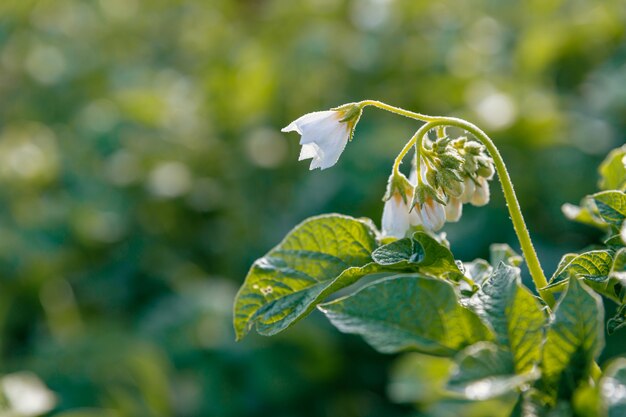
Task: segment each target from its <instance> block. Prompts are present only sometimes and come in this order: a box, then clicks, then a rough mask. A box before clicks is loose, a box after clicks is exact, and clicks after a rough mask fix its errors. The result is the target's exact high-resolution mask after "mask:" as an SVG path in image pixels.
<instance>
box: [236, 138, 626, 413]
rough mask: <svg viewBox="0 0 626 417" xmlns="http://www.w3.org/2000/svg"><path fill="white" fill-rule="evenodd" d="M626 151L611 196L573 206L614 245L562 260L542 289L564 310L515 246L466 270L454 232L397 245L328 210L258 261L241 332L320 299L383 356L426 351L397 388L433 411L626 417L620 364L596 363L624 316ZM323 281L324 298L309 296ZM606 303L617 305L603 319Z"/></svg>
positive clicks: (403, 368)
mask: <svg viewBox="0 0 626 417" xmlns="http://www.w3.org/2000/svg"><path fill="white" fill-rule="evenodd" d="M410 143H412V142H410ZM418 146H420V145H418ZM432 146H433V147H435V146H436V145H435V143H433V145H432ZM427 150H428V148H425V149H424V150H423V151H424V152H427ZM619 152H620V150H617V151H613V152H612V153H611V154H610V155H609V156H608V157H607V159H606V160H605V162H604V163H602V165H601V168H600V173H601V180H600V185H601V187H605V191H601V192H599V193H596V194H592V195H591V196H588V197H585V199H584V200H583V201H584V202H586V203H585V204H586V205H585V206H584V208H576V207H573V206H567V207H568V208H567V209H566V210H565V212H566V214H568V215H570V217H572V218H573V219H574V220H579V221H582V222H584V223H587V224H589V223H590V222H589V219H590V218H593V219H594V221H593V223H592V224H594V225H596V226H597V227H598V228H600V229H601V230H603V231H606V232H607V238H606V242H607V243H606V246H605V247H603V248H597V249H594V250H591V251H587V252H584V253H581V254H567V255H565V256H564V257H563V260H562V261H561V262H560V264H559V266H558V267H557V270H556V271H555V273H554V274H553V276H552V278H551V279H550V282H549V284H548V285H546V286H545V287H544V288H539V290H541V293H542V294H544V292H548V293H549V294H554V293H559V292H560V293H561V295H560V298H559V300H558V303H557V304H556V305H554V306H551V305H544V304H543V300H541V299H539V298H537V297H535V296H534V295H533V294H532V293H531V292H530V291H529V290H528V289H527V288H526V287H525V286H523V285H522V283H521V277H520V269H519V268H518V266H519V263H520V257H519V256H518V255H517V254H515V253H514V252H513V251H512V250H511V249H510V248H509V247H508V246H506V245H497V246H494V247H493V250H492V264H491V265H489V263H487V262H486V261H484V260H476V261H474V262H473V263H471V264H465V265H464V266H463V267H462V268H461V267H460V265H463V264H461V263H458V262H456V261H455V259H454V256H453V255H452V253H451V252H450V250H449V249H448V247H449V245H448V244H447V242H446V241H445V238H443V236H441V235H436V234H434V233H433V232H432V231H429V230H428V229H425V231H417V232H414V233H412V234H411V235H410V237H405V238H399V239H396V238H393V237H385V236H384V235H381V234H380V233H379V232H378V231H377V230H376V229H375V228H374V227H373V226H372V224H371V223H370V222H368V221H363V220H357V219H352V218H349V217H346V216H340V215H330V216H322V217H317V218H312V219H309V220H307V221H305V222H304V223H303V224H302V225H300V226H298V227H296V228H295V229H294V231H293V232H291V233H290V234H289V235H288V236H287V238H286V239H285V241H284V242H283V243H282V244H281V245H279V246H278V247H277V248H275V249H274V250H272V251H271V252H270V253H269V254H268V255H266V257H264V258H262V259H260V260H259V261H257V262H256V263H255V265H254V266H253V268H252V269H251V271H250V273H249V275H248V277H247V278H246V282H245V284H244V286H243V287H242V290H241V291H240V293H239V295H238V297H237V300H236V304H235V319H234V322H235V328H236V329H247V328H249V327H250V326H251V325H252V324H253V323H255V322H256V323H257V326H258V325H259V322H260V323H262V324H263V325H262V327H260V328H258V330H259V331H260V332H261V333H264V334H274V333H277V332H279V331H282V330H284V328H285V327H287V325H291V324H293V323H294V321H295V320H293V319H292V320H289V321H288V322H287V324H286V325H285V323H284V321H283V318H284V317H287V318H301V317H302V315H303V314H307V313H308V312H309V311H310V310H311V309H312V307H313V306H315V305H317V308H318V309H319V310H321V311H322V312H323V313H324V314H325V315H326V317H327V318H328V319H329V320H330V322H331V323H332V324H333V325H334V326H335V327H337V329H339V330H340V331H341V332H344V333H352V334H358V335H360V336H362V337H363V339H364V340H365V341H366V342H367V343H369V344H370V345H371V346H372V347H373V348H374V349H376V350H377V351H379V352H381V353H395V352H402V351H412V352H417V353H418V354H420V356H414V357H412V358H414V359H406V360H403V361H402V362H400V363H399V364H398V366H397V368H396V371H395V375H396V376H395V377H394V379H395V381H394V382H392V385H391V388H390V390H391V391H390V394H391V395H392V396H395V397H396V399H397V400H399V401H408V402H416V403H418V404H420V408H421V410H422V411H423V413H424V415H428V416H444V415H463V416H472V415H482V416H485V415H494V416H496V415H497V416H511V417H514V416H535V415H541V416H544V415H545V416H548V415H550V416H552V415H559V416H587V415H588V416H600V415H605V416H609V417H612V416H616V415H620V414H619V413H623V411H624V402H623V392H622V391H623V390H624V384H625V383H624V378H623V375H622V374H624V372H623V367H624V364H623V363H622V362H623V361H620V360H617V361H615V362H614V363H613V364H612V365H611V366H609V367H608V368H607V369H606V371H605V372H602V371H601V370H600V369H599V368H598V365H597V363H596V361H597V360H598V359H599V357H600V354H601V352H602V349H603V348H604V346H605V333H604V326H605V325H606V326H608V327H607V330H608V333H609V334H612V333H614V332H616V331H618V330H619V329H620V328H621V327H623V326H624V311H625V309H626V280H625V279H624V275H625V273H626V266H625V265H626V262H625V259H624V257H625V256H626V241H625V240H624V237H623V233H622V230H623V229H624V228H625V227H626V226H625V225H626V221H625V219H626V209H625V208H626V194H625V193H624V192H623V191H622V189H623V187H624V186H626V183H624V182H619V181H618V182H616V179H620V178H622V179H624V178H626V163H625V162H624V158H623V156H622V155H619V157H620V158H621V159H620V163H615V162H614V159H615V155H616V153H617V154H619ZM401 155H402V154H401ZM390 183H391V180H390ZM614 185H616V189H606V187H609V186H614ZM418 188H419V183H418V185H417V187H416V190H417V189H418ZM416 192H417V191H416ZM386 209H387V208H386ZM582 212H584V213H585V215H584V216H581V214H580V213H582ZM396 213H397V212H396ZM572 213H575V214H572ZM396 215H399V214H396ZM329 223H330V224H332V227H329ZM424 227H425V226H424ZM346 231H350V233H346ZM338 242H341V244H340V245H338ZM354 268H356V272H352V271H354ZM531 272H532V271H531ZM372 273H376V274H381V273H384V274H385V275H386V276H385V277H383V278H379V279H377V280H375V281H373V282H370V283H367V284H365V285H363V286H361V287H360V288H357V289H356V290H354V291H352V292H351V293H350V294H348V295H344V296H342V297H340V298H337V299H335V300H333V301H330V302H325V303H321V304H320V302H322V301H323V299H324V298H325V297H328V296H330V295H331V294H332V293H333V292H336V291H337V290H339V289H341V288H343V287H345V285H335V283H336V282H341V281H345V278H344V277H346V276H347V277H349V278H348V282H346V285H348V284H354V283H355V282H358V281H359V279H360V278H361V277H362V276H364V275H367V274H372ZM329 283H330V284H329ZM265 285H268V287H267V288H275V289H276V291H277V292H279V295H276V296H274V295H273V292H269V294H268V291H267V290H264V286H265ZM320 285H321V288H320V289H316V290H315V292H314V294H315V295H314V296H313V297H311V296H309V297H306V296H304V297H303V296H300V295H299V293H300V292H301V291H302V289H303V288H304V289H305V291H308V290H307V288H314V287H317V286H320ZM251 286H252V287H253V289H254V291H251V289H250V287H251ZM320 295H321V296H320ZM601 296H605V297H607V298H609V299H611V300H613V301H615V302H617V303H619V304H620V306H619V308H618V311H617V314H616V316H615V317H613V318H610V319H609V320H608V321H607V322H606V323H605V317H604V306H603V302H602V299H601ZM281 299H289V300H290V301H289V302H279V303H277V302H276V300H281ZM292 299H293V301H291V300H292ZM252 306H254V307H252ZM250 308H253V310H252V312H251V313H250V312H249V311H250ZM258 312H260V313H258ZM239 334H242V333H239ZM621 353H624V352H623V351H622V352H621ZM435 357H441V358H447V360H445V361H443V360H442V359H435ZM407 358H408V357H407ZM427 375H428V376H431V377H432V381H429V380H425V378H427ZM429 382H430V383H431V384H432V385H431V384H429ZM400 387H402V388H400ZM424 387H428V388H424ZM424 389H426V390H425V391H424ZM418 390H420V391H423V392H422V393H419V392H417V391H418ZM494 401H497V402H498V406H497V409H496V408H494V404H495V403H493V402H494ZM486 410H491V411H489V412H488V411H486ZM481 413H482V414H481Z"/></svg>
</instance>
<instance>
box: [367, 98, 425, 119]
mask: <svg viewBox="0 0 626 417" xmlns="http://www.w3.org/2000/svg"><path fill="white" fill-rule="evenodd" d="M357 104H358V105H360V106H361V107H365V106H373V107H378V108H379V109H382V110H386V111H388V112H391V113H395V114H399V115H400V116H404V117H408V118H409V119H415V120H421V121H422V122H430V121H434V120H437V118H436V117H432V116H427V115H425V114H421V113H415V112H412V111H409V110H405V109H402V108H400V107H395V106H390V105H389V104H385V103H383V102H381V101H376V100H363V101H360V102H358V103H357Z"/></svg>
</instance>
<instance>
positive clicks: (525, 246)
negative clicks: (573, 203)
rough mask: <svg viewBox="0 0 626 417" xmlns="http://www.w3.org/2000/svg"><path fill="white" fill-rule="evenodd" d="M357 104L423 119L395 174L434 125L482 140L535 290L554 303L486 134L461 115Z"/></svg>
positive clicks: (503, 169)
mask: <svg viewBox="0 0 626 417" xmlns="http://www.w3.org/2000/svg"><path fill="white" fill-rule="evenodd" d="M358 104H359V105H360V106H361V107H365V106H374V107H378V108H379V109H383V110H386V111H389V112H391V113H395V114H399V115H401V116H404V117H408V118H411V119H416V120H421V121H423V122H426V124H424V125H423V126H421V127H420V128H419V130H418V131H417V132H416V133H415V134H414V135H413V137H411V139H410V140H409V141H408V143H407V144H406V145H405V146H404V148H402V151H400V154H399V155H398V156H397V157H396V159H395V161H394V164H393V172H394V173H396V174H397V173H398V170H399V167H400V164H401V163H402V159H403V158H404V157H405V155H406V154H407V153H408V152H409V151H410V150H411V147H413V146H414V145H415V146H416V149H417V150H421V146H422V145H421V144H422V140H423V138H424V136H425V135H426V133H427V132H428V131H429V130H431V129H433V128H437V127H443V126H454V127H458V128H461V129H464V130H465V131H467V132H469V133H471V134H472V135H474V137H475V138H476V139H478V140H479V141H480V142H482V144H483V145H485V148H486V149H487V151H488V152H489V154H490V155H491V157H492V158H493V162H494V165H495V168H496V171H497V172H498V178H499V179H500V185H501V186H502V191H503V193H504V198H505V200H506V203H507V207H508V209H509V214H510V215H511V222H512V223H513V229H514V230H515V233H516V234H517V238H518V240H519V242H520V246H521V247H522V253H523V255H524V258H525V259H526V262H527V264H528V270H529V271H530V276H531V277H532V279H533V282H534V283H535V287H536V288H537V291H538V292H539V294H540V296H541V298H543V300H544V301H545V302H546V304H548V306H550V308H553V307H554V303H555V301H554V296H553V295H552V293H550V292H549V291H546V290H542V288H544V287H546V286H547V285H548V281H547V280H546V276H545V275H544V273H543V269H541V264H540V262H539V258H538V257H537V252H536V251H535V247H534V246H533V243H532V241H531V239H530V233H529V232H528V228H527V227H526V223H525V222H524V217H523V216H522V210H521V208H520V205H519V202H518V201H517V196H516V195H515V190H514V189H513V183H512V182H511V177H510V176H509V172H508V171H507V169H506V166H505V165H504V160H503V159H502V156H501V155H500V152H499V151H498V148H496V145H495V144H494V143H493V141H492V140H491V138H489V136H487V134H486V133H485V132H483V131H482V130H481V129H480V128H478V127H477V126H475V125H474V124H472V123H469V122H467V121H465V120H462V119H457V118H455V117H434V116H426V115H424V114H420V113H415V112H412V111H409V110H405V109H402V108H400V107H394V106H390V105H388V104H385V103H382V102H380V101H376V100H363V101H361V102H359V103H358ZM418 163H419V159H418ZM418 168H419V167H418Z"/></svg>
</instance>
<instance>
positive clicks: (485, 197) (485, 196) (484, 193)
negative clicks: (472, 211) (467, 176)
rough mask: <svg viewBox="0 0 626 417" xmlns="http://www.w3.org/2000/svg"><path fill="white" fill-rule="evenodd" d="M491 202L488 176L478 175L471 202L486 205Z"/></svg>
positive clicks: (475, 204)
mask: <svg viewBox="0 0 626 417" xmlns="http://www.w3.org/2000/svg"><path fill="white" fill-rule="evenodd" d="M488 202H489V182H487V179H486V178H483V177H478V184H477V185H476V191H474V195H473V196H472V198H471V200H470V203H472V205H474V206H484V205H485V204H487V203H488Z"/></svg>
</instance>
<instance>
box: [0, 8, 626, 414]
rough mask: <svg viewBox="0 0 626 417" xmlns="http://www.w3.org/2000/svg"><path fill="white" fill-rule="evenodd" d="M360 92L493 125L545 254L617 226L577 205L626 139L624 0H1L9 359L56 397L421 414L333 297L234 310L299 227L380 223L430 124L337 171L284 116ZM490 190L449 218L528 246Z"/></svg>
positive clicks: (454, 238)
mask: <svg viewBox="0 0 626 417" xmlns="http://www.w3.org/2000/svg"><path fill="white" fill-rule="evenodd" d="M365 98H371V99H379V100H382V101H385V102H388V103H390V104H394V105H398V106H402V107H406V108H409V109H412V110H416V111H420V112H424V113H428V114H440V115H454V116H459V117H464V118H467V119H469V120H470V121H473V122H475V123H477V124H478V125H479V126H481V127H482V128H483V129H484V130H486V131H487V132H489V133H490V134H491V135H492V137H493V139H494V140H495V142H496V143H497V144H498V145H499V147H500V149H501V152H502V154H503V156H504V158H505V160H506V162H507V164H508V167H509V169H510V173H511V176H512V178H513V181H514V183H515V185H516V188H517V191H518V193H519V198H520V202H521V205H522V208H523V210H524V213H525V215H526V219H527V223H528V224H529V227H530V230H531V233H532V235H533V237H534V239H535V242H536V244H537V246H538V251H539V254H540V258H541V259H542V261H543V263H544V268H545V269H546V272H547V273H548V274H550V273H551V272H552V271H553V269H554V267H555V266H556V264H557V262H558V260H559V258H560V256H561V255H562V254H563V253H565V252H567V251H577V250H580V249H581V248H583V247H584V246H586V245H589V244H592V243H594V242H597V241H598V239H599V238H600V235H599V234H598V233H596V232H594V231H593V230H591V229H589V228H586V227H585V226H580V225H576V224H573V223H570V222H568V221H567V220H565V219H564V217H563V216H562V214H561V212H560V206H561V204H563V203H565V202H573V203H576V202H578V201H579V199H580V198H581V197H582V196H583V195H584V194H587V193H591V192H593V191H594V190H595V188H596V181H597V175H596V167H597V165H598V163H599V162H600V161H601V160H602V159H603V157H604V156H605V154H606V153H607V152H608V151H609V150H610V149H612V148H613V147H616V146H618V145H621V144H623V143H624V142H625V141H626V133H625V132H626V2H624V1H623V0H604V1H602V2H596V1H584V0H525V1H522V0H518V1H514V0H509V1H496V0H479V1H476V0H472V1H470V0H442V1H425V0H301V1H292V0H149V1H148V0H146V1H139V0H47V1H46V0H42V1H34V0H3V1H1V2H0V373H2V374H11V373H15V372H24V371H28V372H32V373H34V375H36V376H37V377H38V378H40V379H41V380H42V381H43V383H45V385H46V386H47V387H48V388H49V389H50V390H51V391H52V392H53V393H54V395H55V398H56V402H55V406H54V408H53V409H52V410H51V411H50V413H49V415H59V416H73V417H92V416H93V417H95V416H105V417H106V416H110V417H134V416H138V417H151V416H221V417H248V416H250V417H253V416H268V415H272V416H274V417H288V416H303V417H306V416H316V417H317V416H344V417H352V416H354V417H357V416H358V417H361V416H363V417H365V416H372V417H377V416H391V417H393V416H408V415H413V413H414V411H413V408H412V407H410V406H409V405H406V404H397V403H395V402H394V401H393V399H394V395H393V390H391V396H390V395H389V394H390V392H389V391H390V390H389V389H388V385H387V381H388V377H389V372H390V369H392V364H393V361H394V360H395V359H396V358H395V357H389V356H382V355H379V354H377V353H375V352H374V351H373V350H372V349H371V348H369V347H368V346H366V345H365V343H364V342H363V341H362V340H360V339H359V338H357V337H348V336H344V335H341V334H339V333H338V332H337V331H335V330H334V329H332V328H331V327H330V326H329V324H327V323H326V321H325V320H324V319H323V318H322V317H320V315H319V314H317V313H313V314H312V315H311V316H310V317H309V318H308V319H306V320H304V321H302V322H300V323H299V324H298V325H297V326H295V327H294V328H292V329H290V330H288V331H286V332H285V333H284V334H282V335H279V336H277V337H274V338H263V337H259V336H255V335H251V336H249V337H247V338H246V339H244V340H243V341H242V342H239V343H235V342H234V337H233V331H232V329H231V315H232V313H231V309H232V300H233V297H234V294H235V291H236V290H237V288H238V286H239V285H240V284H241V283H242V282H243V279H244V276H245V274H246V271H247V269H248V267H249V266H250V264H251V263H252V262H253V261H254V259H256V258H258V257H260V256H262V255H263V254H264V253H265V252H266V251H267V250H269V249H270V248H271V247H272V246H273V245H275V244H276V243H277V242H278V241H279V240H280V238H281V237H282V236H283V235H284V234H285V233H286V232H287V231H288V230H289V229H290V228H291V227H292V226H294V225H295V224H296V223H298V222H300V221H301V220H303V219H304V218H306V217H308V216H311V215H316V214H320V213H326V212H335V211H336V212H341V213H345V214H349V215H353V216H359V217H360V216H368V217H371V218H373V219H374V220H375V221H376V222H377V223H378V222H379V219H380V215H381V212H382V203H381V197H382V194H383V192H384V187H385V182H386V179H387V176H388V173H389V170H390V166H391V161H392V159H393V158H394V156H395V155H396V153H397V152H398V151H399V150H400V148H401V147H402V145H403V144H404V142H405V141H406V140H407V139H408V137H409V136H410V135H411V134H412V132H413V131H414V130H415V129H416V128H417V125H416V124H415V123H414V122H412V121H410V120H407V119H402V118H399V117H397V116H393V115H389V114H385V113H383V112H382V111H378V110H374V109H368V110H366V112H365V114H364V116H363V118H362V121H361V123H360V124H359V125H358V127H357V130H356V135H355V139H354V141H353V142H352V143H350V144H349V145H348V148H347V151H346V152H345V153H344V155H343V156H342V158H341V160H340V162H339V163H338V164H337V165H336V166H335V167H333V168H332V169H329V170H326V171H322V172H320V171H315V172H309V171H308V163H306V162H303V163H298V162H297V156H298V152H299V146H298V143H297V142H298V137H297V135H295V134H289V135H287V134H282V133H280V128H281V127H283V126H285V125H286V124H288V123H289V122H290V121H291V120H293V119H295V118H297V117H299V116H300V115H302V114H304V113H307V112H310V111H314V110H322V109H327V108H330V107H334V106H337V105H339V104H342V103H345V102H350V101H357V100H361V99H365ZM492 195H493V198H492V203H491V204H490V205H489V206H488V207H486V208H481V209H476V208H473V207H467V208H466V211H465V214H464V217H463V219H462V221H461V223H459V224H453V225H448V226H446V228H445V231H446V232H447V233H448V237H449V239H450V240H451V242H452V248H453V251H454V252H455V254H456V256H457V257H458V258H460V259H463V260H471V259H473V258H475V257H485V256H487V252H488V246H489V244H490V243H492V242H508V243H510V244H511V245H512V246H513V247H518V246H517V243H516V240H515V236H514V234H513V230H512V227H511V225H510V223H509V220H508V215H507V212H506V207H505V205H504V202H503V198H502V195H501V193H500V191H499V189H498V186H497V185H496V183H494V184H493V185H492ZM619 343H622V344H623V343H624V339H623V336H622V339H620V336H619V335H618V336H613V337H612V339H609V349H608V352H609V353H611V352H614V351H617V349H616V348H615V346H619ZM21 375H24V374H21ZM26 375H29V376H30V377H33V374H26ZM27 379H28V378H27ZM31 379H32V378H31ZM2 415H3V416H4V415H5V414H2ZM6 415H15V414H6ZM18 415H28V413H27V411H22V414H18Z"/></svg>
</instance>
